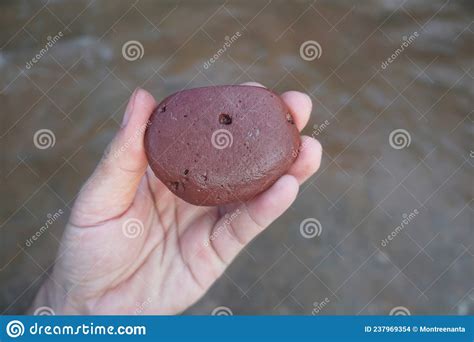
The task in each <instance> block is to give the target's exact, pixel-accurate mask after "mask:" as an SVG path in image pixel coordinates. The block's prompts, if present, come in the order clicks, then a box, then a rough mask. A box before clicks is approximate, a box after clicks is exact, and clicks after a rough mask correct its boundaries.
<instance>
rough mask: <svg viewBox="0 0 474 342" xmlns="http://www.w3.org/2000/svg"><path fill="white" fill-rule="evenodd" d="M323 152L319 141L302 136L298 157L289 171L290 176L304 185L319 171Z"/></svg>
mask: <svg viewBox="0 0 474 342" xmlns="http://www.w3.org/2000/svg"><path fill="white" fill-rule="evenodd" d="M322 152H323V151H322V147H321V144H320V143H319V141H317V140H316V139H313V138H311V137H308V136H302V137H301V145H300V149H299V153H298V157H297V158H296V160H295V162H294V163H293V165H291V167H290V169H289V170H288V174H290V175H292V176H294V177H295V178H296V179H297V180H298V183H299V184H302V183H304V182H305V181H306V180H307V179H308V178H309V177H311V176H312V175H313V174H314V173H315V172H316V171H317V170H318V169H319V166H320V165H321V155H322Z"/></svg>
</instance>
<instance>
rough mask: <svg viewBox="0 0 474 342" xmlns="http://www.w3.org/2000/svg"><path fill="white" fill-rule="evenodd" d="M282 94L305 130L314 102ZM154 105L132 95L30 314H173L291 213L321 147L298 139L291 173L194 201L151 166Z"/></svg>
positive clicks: (77, 205)
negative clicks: (227, 201)
mask: <svg viewBox="0 0 474 342" xmlns="http://www.w3.org/2000/svg"><path fill="white" fill-rule="evenodd" d="M248 85H255V86H259V85H258V84H255V83H248ZM281 97H282V99H283V100H284V101H285V102H286V104H287V106H288V107H289V109H290V110H291V112H292V115H293V118H294V121H295V123H296V126H297V127H298V129H299V130H301V129H302V128H303V127H304V126H305V125H306V123H307V122H308V119H309V116H310V113H311V106H312V105H311V100H310V98H309V97H308V96H307V95H305V94H302V93H299V92H295V91H290V92H286V93H284V94H282V95H281ZM156 106H157V103H156V102H155V100H154V99H153V97H152V96H151V95H150V94H149V93H148V92H146V91H145V90H142V89H137V90H136V91H135V92H134V93H133V94H132V96H131V99H130V102H129V103H128V106H127V109H126V111H125V115H124V119H123V123H122V127H121V128H120V130H119V132H118V133H117V135H116V136H115V138H114V139H113V141H112V142H111V143H110V145H109V147H108V149H107V152H106V153H105V154H104V157H103V158H102V160H101V161H100V163H99V165H98V166H97V168H96V170H95V171H94V173H93V174H92V176H91V177H90V178H89V180H88V181H87V182H86V184H85V185H84V186H83V187H82V189H81V191H80V193H79V195H78V197H77V200H76V202H75V204H74V207H73V209H72V212H71V217H70V219H69V222H68V224H67V226H66V229H65V232H64V235H63V238H62V243H61V246H60V250H59V253H58V256H57V260H56V264H55V266H54V269H53V272H52V274H51V276H50V277H49V278H48V279H47V280H46V282H45V283H44V284H43V285H42V287H41V289H40V291H39V292H38V294H37V296H36V299H35V301H34V304H33V308H32V309H33V310H34V309H35V308H37V307H40V306H48V307H50V308H52V309H53V310H54V311H55V312H56V313H57V314H137V313H139V314H176V313H179V312H181V311H183V310H184V309H186V308H187V307H189V306H190V305H191V304H193V303H194V302H196V301H197V300H198V299H199V298H200V297H201V296H202V295H203V294H204V293H205V292H206V291H207V290H208V289H209V287H210V286H211V285H212V283H214V281H215V280H216V279H217V278H218V277H219V276H220V275H221V274H222V273H223V272H224V270H225V269H226V267H227V266H228V265H229V263H230V262H231V261H232V260H233V259H234V257H235V256H236V255H237V254H238V253H239V252H240V251H241V250H242V248H243V247H244V246H245V245H247V244H248V243H249V242H250V241H251V240H252V239H253V238H254V237H255V236H256V235H258V234H259V233H260V232H262V231H263V230H264V229H265V228H266V227H268V225H269V224H270V223H272V222H273V221H274V220H275V219H276V218H278V217H279V216H280V215H281V214H282V213H283V212H284V211H285V210H286V209H288V207H289V206H290V205H291V203H292V202H293V201H294V200H295V198H296V195H297V193H298V188H299V185H300V184H301V183H302V182H304V181H305V180H306V179H307V178H308V177H310V176H311V175H312V174H313V173H314V172H315V171H316V170H317V169H318V168H319V165H320V161H321V153H322V151H321V145H320V144H319V143H318V142H317V141H316V140H314V139H312V138H310V137H302V146H304V148H302V149H301V150H300V152H299V155H298V157H297V159H296V160H295V162H294V164H293V165H292V167H291V168H290V170H289V171H288V173H287V174H286V175H284V176H282V177H281V178H280V179H278V180H277V182H276V183H275V184H273V185H272V186H271V187H270V188H269V189H268V190H266V191H265V192H264V193H262V194H260V195H258V196H256V197H255V198H253V199H251V200H249V201H248V202H246V203H239V204H232V205H224V206H218V207H198V206H194V205H191V204H189V203H186V202H184V201H183V200H181V199H180V198H178V197H176V196H175V195H174V194H173V193H172V192H170V191H169V190H168V189H167V188H166V186H165V185H163V184H162V183H161V182H160V181H159V180H158V179H157V178H156V177H155V176H154V174H153V172H152V171H151V169H150V168H149V167H148V162H147V158H146V155H145V150H144V143H143V138H144V133H145V128H146V126H147V122H148V118H149V117H150V115H151V113H152V112H153V110H154V109H155V108H156ZM222 228H225V229H222ZM211 237H212V238H211Z"/></svg>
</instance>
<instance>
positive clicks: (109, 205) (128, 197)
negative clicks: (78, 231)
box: [71, 89, 156, 226]
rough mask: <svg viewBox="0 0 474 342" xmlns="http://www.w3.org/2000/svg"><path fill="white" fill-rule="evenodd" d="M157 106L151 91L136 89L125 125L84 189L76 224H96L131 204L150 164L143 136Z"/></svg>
mask: <svg viewBox="0 0 474 342" xmlns="http://www.w3.org/2000/svg"><path fill="white" fill-rule="evenodd" d="M155 108H156V102H155V100H154V98H153V96H152V95H150V93H148V92H147V91H145V90H143V89H137V90H135V91H134V92H133V94H132V96H131V98H130V100H129V103H128V105H127V108H126V110H125V115H124V119H123V122H122V127H121V128H120V130H119V132H118V133H117V135H116V136H115V137H114V139H113V140H112V142H111V143H110V145H109V146H108V148H107V152H106V153H105V155H104V157H103V158H102V160H101V161H100V163H99V165H98V166H97V168H96V170H95V171H94V173H93V174H92V176H91V177H90V178H89V180H88V181H87V182H86V184H85V185H84V186H83V188H82V189H81V191H80V194H79V196H78V199H77V201H76V204H75V208H74V209H75V210H73V216H72V217H71V220H72V221H73V222H74V223H75V224H76V225H78V226H88V225H94V224H97V223H99V222H101V221H104V220H107V219H110V218H113V217H116V216H118V215H120V214H122V213H123V212H124V211H125V210H127V209H128V208H129V207H130V205H131V204H132V202H133V199H134V197H135V193H136V191H137V188H138V185H139V183H140V180H141V178H142V177H143V175H144V173H145V171H146V168H147V165H148V162H147V158H146V155H145V150H144V142H143V139H144V135H145V130H146V128H147V125H148V118H149V117H150V115H151V113H152V112H153V110H154V109H155Z"/></svg>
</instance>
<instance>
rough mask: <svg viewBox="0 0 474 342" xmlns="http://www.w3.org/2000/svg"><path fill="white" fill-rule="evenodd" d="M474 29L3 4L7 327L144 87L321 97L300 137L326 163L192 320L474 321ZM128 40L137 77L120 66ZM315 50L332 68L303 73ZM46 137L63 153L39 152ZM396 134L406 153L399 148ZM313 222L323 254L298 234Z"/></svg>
mask: <svg viewBox="0 0 474 342" xmlns="http://www.w3.org/2000/svg"><path fill="white" fill-rule="evenodd" d="M473 13H474V6H473V5H472V2H469V1H457V2H455V1H366V2H364V3H363V4H359V3H352V2H349V1H318V2H316V3H313V2H310V1H294V2H291V3H290V2H284V1H268V2H267V1H260V2H257V1H240V2H231V1H229V2H226V3H223V2H217V1H201V2H193V3H186V2H177V3H174V2H165V3H162V4H156V3H153V2H151V1H139V2H137V3H136V4H135V5H132V3H128V4H126V3H125V2H123V3H121V4H120V5H119V4H118V2H98V3H95V2H88V1H75V2H66V1H51V2H49V3H45V2H41V3H40V2H37V3H35V4H32V3H31V2H27V1H6V2H5V1H4V2H2V4H0V28H1V29H0V46H1V50H0V75H1V77H0V90H1V92H0V106H1V108H2V110H1V120H0V122H1V126H0V148H1V154H0V155H1V178H0V182H1V184H0V187H1V189H2V190H1V193H0V200H1V207H0V270H1V271H0V311H1V312H2V313H19V312H22V310H24V309H25V308H26V307H27V306H28V303H29V302H30V301H31V298H32V296H33V295H34V293H35V291H36V290H37V288H38V286H39V284H40V283H41V281H42V280H43V279H44V277H46V276H47V275H46V274H47V272H48V271H49V270H50V266H51V264H52V262H53V260H54V257H55V254H56V250H57V248H58V244H59V240H60V237H61V234H62V230H63V227H64V224H65V222H66V220H67V216H68V213H69V210H70V206H71V205H72V201H73V200H74V198H75V196H76V194H77V192H78V190H79V188H80V186H81V184H82V183H83V182H84V181H85V180H86V178H87V177H88V175H89V174H90V173H91V171H92V170H93V168H94V166H95V164H96V163H97V161H98V159H99V158H100V156H101V154H102V151H103V150H104V148H105V146H106V144H107V142H108V141H110V139H111V138H112V136H113V135H114V132H116V130H117V127H118V125H119V122H120V120H121V116H122V113H123V110H124V105H125V102H126V100H127V98H128V96H129V95H130V93H131V91H133V89H134V88H135V87H136V86H142V87H144V88H146V89H148V90H149V91H151V92H152V93H153V94H154V95H155V96H156V98H157V99H160V98H163V97H164V96H166V95H168V94H170V93H172V92H175V91H177V90H180V89H183V88H191V87H197V86H204V85H213V84H236V83H241V82H245V81H251V80H255V81H259V82H261V83H263V84H265V85H266V86H268V87H269V88H272V89H274V90H275V91H277V92H283V91H285V90H289V89H296V90H300V91H306V92H308V93H310V94H311V96H312V99H313V103H314V109H313V112H312V116H311V119H310V122H309V124H308V126H307V127H306V129H305V131H304V133H305V134H308V135H313V136H315V137H317V138H318V139H319V140H320V141H321V143H322V145H323V147H324V151H325V154H324V158H323V163H322V166H321V169H320V171H319V172H318V173H317V174H316V175H315V176H314V177H312V178H311V179H310V181H308V182H307V183H306V184H305V185H303V186H302V187H301V190H300V194H299V196H298V199H297V200H296V202H295V203H294V204H293V206H292V207H291V209H290V210H289V211H288V212H287V213H286V214H285V215H284V216H282V217H281V218H280V219H279V220H278V221H277V222H276V223H274V224H273V225H272V227H271V228H270V229H268V230H267V231H266V232H265V233H263V234H262V235H261V236H260V237H259V238H258V239H256V240H255V241H254V242H253V243H252V244H251V245H250V246H249V247H248V248H247V249H246V251H245V252H243V253H242V254H241V255H240V256H239V257H238V258H237V260H236V262H235V263H234V264H232V266H231V267H230V269H229V270H228V271H227V272H226V274H225V275H224V276H223V277H222V278H221V279H219V280H218V281H217V282H216V284H215V285H214V286H213V288H212V289H211V291H210V292H209V293H208V294H207V295H206V296H205V297H204V298H203V299H202V300H201V301H199V302H198V303H197V304H196V305H195V306H193V307H192V308H190V309H189V310H188V312H187V313H191V314H207V313H210V312H211V311H212V310H213V309H214V308H215V307H217V306H226V307H228V308H230V309H231V310H232V311H233V313H234V314H311V313H315V314H388V313H389V312H390V310H391V309H392V308H394V307H397V306H403V307H405V308H407V309H408V310H409V311H410V312H411V313H412V314H474V292H473V290H474V287H473V286H474V284H473V279H474V268H473V267H472V265H473V261H474V260H473V259H474V247H473V241H474V236H473V224H472V197H473V186H472V176H471V175H472V164H473V157H474V155H473V152H472V150H473V147H472V141H473V123H472V110H473V100H472V99H473V92H474V86H473V81H472V79H473V71H472V61H473V55H474V53H473V48H472V47H473V46H474V39H473V32H472V30H473V26H472V25H473V22H472V18H473ZM60 31H61V32H63V36H62V37H59V39H57V41H56V43H55V44H54V46H53V47H52V48H51V49H49V50H48V51H47V52H46V53H45V54H44V55H41V56H40V58H39V60H38V61H37V62H35V63H32V59H33V58H34V57H35V55H36V54H41V52H40V51H41V49H42V48H43V47H44V45H45V43H47V42H48V36H49V37H51V39H53V40H55V36H56V35H58V32H60ZM236 32H240V33H241V36H240V37H238V39H235V40H234V41H233V42H232V43H231V44H230V47H229V48H227V49H226V51H225V53H223V54H219V55H218V58H217V60H216V61H215V62H213V63H210V65H209V66H208V67H207V68H206V67H204V63H206V61H209V59H210V58H211V57H213V55H214V54H217V53H218V50H219V49H220V48H222V46H223V44H224V43H225V42H226V37H227V38H228V39H232V37H233V35H235V34H236ZM415 32H417V33H418V36H417V37H415V39H412V36H413V35H414V33H415ZM130 40H138V41H139V42H140V43H141V44H142V45H143V49H144V51H143V52H144V53H143V57H142V58H141V59H139V60H136V61H128V60H126V59H125V58H124V57H123V55H122V46H123V45H124V44H125V43H126V42H127V41H130ZM310 40H313V41H317V42H318V43H319V45H320V47H321V51H320V52H321V56H320V58H316V59H314V60H305V59H303V58H302V56H301V55H300V46H301V45H302V44H303V43H304V42H306V41H310ZM404 43H405V45H406V46H405V47H403V51H402V52H397V49H399V50H401V46H402V45H403V44H404ZM392 54H393V55H394V56H395V58H392V59H393V61H392V62H390V63H389V62H387V65H386V67H384V68H383V67H382V63H383V62H384V61H387V59H388V58H390V57H391V56H392ZM306 59H308V58H306ZM309 59H311V56H309ZM28 62H30V63H32V64H31V67H30V68H27V66H26V64H27V63H28ZM39 129H49V130H51V131H52V132H53V133H54V137H55V144H54V146H53V147H50V148H47V149H39V148H36V147H35V145H34V144H33V137H34V134H35V133H36V132H37V131H38V130H39ZM396 129H403V130H405V131H406V132H407V133H406V132H405V133H404V134H405V136H406V137H407V138H409V140H410V143H409V145H408V146H406V147H404V148H400V149H397V148H393V147H392V146H391V145H390V143H389V141H390V134H391V133H392V132H393V131H394V130H396ZM402 140H403V139H402ZM400 142H401V143H402V144H403V141H400ZM407 143H408V142H407ZM396 147H397V146H396ZM60 209H61V210H63V211H64V214H61V215H59V218H58V219H57V220H55V222H54V224H53V225H52V226H51V227H50V228H49V229H48V230H47V231H46V232H44V233H43V234H41V235H40V237H39V238H38V239H37V240H36V241H34V243H33V244H31V246H27V245H26V241H27V239H28V238H30V237H31V236H32V235H33V234H35V232H37V231H38V229H39V228H40V227H41V226H42V225H43V224H44V223H45V221H46V220H47V219H48V216H47V215H48V214H50V215H53V214H54V213H57V212H58V210H60ZM415 210H417V212H418V213H415ZM410 214H411V215H410ZM404 215H405V216H406V219H405V220H407V222H408V221H409V222H408V224H404V227H403V228H402V229H398V230H396V227H397V226H400V225H402V223H403V220H404ZM306 218H315V219H317V220H318V221H319V222H320V224H321V234H320V235H319V236H315V237H313V238H305V237H304V236H303V234H301V232H300V224H301V223H302V222H303V220H304V219H306ZM395 231H396V234H395V237H394V238H393V240H391V241H388V243H385V244H384V243H382V241H383V239H385V238H387V236H388V235H389V234H391V233H392V232H395ZM384 245H385V246H384Z"/></svg>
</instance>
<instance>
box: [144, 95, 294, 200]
mask: <svg viewBox="0 0 474 342" xmlns="http://www.w3.org/2000/svg"><path fill="white" fill-rule="evenodd" d="M299 141H300V138H299V133H298V130H297V129H296V126H295V124H294V122H293V118H292V116H291V114H290V112H289V110H288V108H287V107H286V105H285V104H284V103H283V101H282V100H281V99H280V98H279V96H278V95H276V94H274V93H273V92H271V91H269V90H267V89H264V88H261V87H253V86H215V87H202V88H196V89H189V90H184V91H180V92H177V93H175V94H173V95H171V96H168V97H167V98H166V99H165V100H163V101H162V102H161V103H160V104H159V105H158V107H157V109H156V110H155V112H154V113H153V115H152V116H151V118H150V125H149V126H148V128H147V132H146V136H145V147H146V151H147V156H148V160H149V162H150V166H151V168H152V169H153V171H154V172H155V174H156V176H157V177H158V178H159V179H160V180H161V181H162V182H163V183H164V184H165V185H166V186H167V187H168V188H169V189H170V190H171V191H172V192H173V193H175V194H176V195H177V196H179V197H181V198H182V199H184V200H185V201H187V202H189V203H192V204H196V205H219V204H225V203H230V202H240V201H246V200H248V199H250V198H252V197H254V196H256V195H257V194H259V193H260V192H262V191H264V190H266V189H267V188H268V187H270V186H271V185H272V184H273V183H274V182H275V181H276V180H277V179H278V178H279V177H280V176H282V175H283V174H285V172H286V171H287V170H288V168H289V167H290V166H291V164H292V163H293V161H294V159H295V158H296V156H297V152H298V147H299Z"/></svg>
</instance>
